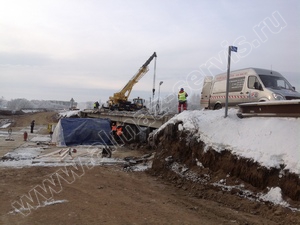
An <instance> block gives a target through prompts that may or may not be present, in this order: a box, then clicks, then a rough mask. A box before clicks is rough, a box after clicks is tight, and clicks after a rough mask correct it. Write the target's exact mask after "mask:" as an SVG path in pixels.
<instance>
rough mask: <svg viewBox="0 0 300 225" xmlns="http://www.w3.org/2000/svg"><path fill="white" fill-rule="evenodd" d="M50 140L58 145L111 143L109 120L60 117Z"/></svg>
mask: <svg viewBox="0 0 300 225" xmlns="http://www.w3.org/2000/svg"><path fill="white" fill-rule="evenodd" d="M52 141H53V142H56V143H57V145H59V146H65V145H66V146H72V145H111V144H112V143H111V125H110V120H109V119H101V118H62V119H60V121H59V123H58V124H57V126H56V128H55V130H54V133H53V140H52Z"/></svg>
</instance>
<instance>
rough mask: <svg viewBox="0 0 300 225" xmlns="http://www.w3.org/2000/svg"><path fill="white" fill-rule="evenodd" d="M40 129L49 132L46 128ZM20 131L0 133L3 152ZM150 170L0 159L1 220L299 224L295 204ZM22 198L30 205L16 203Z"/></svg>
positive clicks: (39, 117) (40, 118)
mask: <svg viewBox="0 0 300 225" xmlns="http://www.w3.org/2000/svg"><path fill="white" fill-rule="evenodd" d="M53 115H54V113H51V112H46V113H38V114H33V115H27V116H19V117H16V116H15V117H14V120H15V121H16V122H15V124H14V127H13V130H14V131H18V130H21V129H24V127H25V128H26V129H29V124H30V122H31V120H32V119H35V120H36V124H37V125H40V126H41V125H46V124H47V123H49V122H54V119H53V118H55V117H53ZM45 127H46V126H45ZM39 132H41V133H44V134H46V133H47V131H46V128H45V129H40V130H39ZM20 136H21V137H18V138H16V140H15V141H11V142H7V141H6V142H5V141H4V139H3V138H1V139H0V140H1V141H0V153H1V156H2V155H3V154H5V152H7V151H8V150H13V149H14V148H16V147H19V146H20V145H22V144H23V140H22V138H23V137H22V132H20ZM4 142H5V143H4ZM127 151H128V152H129V153H128V154H139V153H138V152H137V151H131V150H127ZM144 153H145V152H144V151H143V152H141V153H140V154H144ZM0 163H1V162H0ZM72 171H73V173H72ZM68 173H69V175H68ZM152 174H153V173H152V172H151V171H150V172H128V171H127V170H124V168H123V166H121V165H114V166H94V167H88V166H83V167H82V168H79V169H78V168H77V169H76V168H75V169H74V167H68V168H65V167H27V168H3V167H0V178H1V179H0V196H1V199H0V200H1V204H0V224H46V225H47V224H56V225H59V224H300V214H299V212H292V211H291V210H289V209H286V208H282V207H280V206H274V205H272V204H264V203H258V202H253V201H250V200H247V199H244V198H240V197H238V196H237V195H234V194H232V193H230V192H229V193H228V192H224V191H220V190H219V189H217V188H215V189H214V188H211V187H207V186H202V187H201V186H197V187H194V186H193V185H190V184H187V183H185V182H184V181H180V180H178V179H175V177H173V175H171V174H170V176H169V177H167V178H166V177H165V176H153V175H152ZM43 184H45V186H43ZM49 187H51V188H49ZM195 188H197V194H195V192H193V190H194V189H195ZM43 189H44V190H43ZM51 190H52V192H51ZM199 191H200V192H201V193H202V194H201V195H199ZM26 196H27V197H26ZM30 196H31V198H30ZM21 199H23V203H25V202H27V203H29V204H31V206H32V208H31V209H30V210H21V211H18V210H17V209H19V210H20V209H22V207H21V205H22V202H21V201H20V200H21ZM20 204H21V205H20ZM23 208H27V205H26V204H25V205H24V207H23Z"/></svg>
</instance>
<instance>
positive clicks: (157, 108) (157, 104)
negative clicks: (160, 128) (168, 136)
mask: <svg viewBox="0 0 300 225" xmlns="http://www.w3.org/2000/svg"><path fill="white" fill-rule="evenodd" d="M163 83H164V82H163V81H161V82H159V86H158V98H157V103H156V111H157V113H159V111H160V105H159V104H160V102H159V98H160V86H161V85H162V84H163Z"/></svg>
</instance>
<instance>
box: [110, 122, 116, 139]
mask: <svg viewBox="0 0 300 225" xmlns="http://www.w3.org/2000/svg"><path fill="white" fill-rule="evenodd" d="M111 132H112V136H113V137H114V138H116V135H117V125H116V123H112V126H111Z"/></svg>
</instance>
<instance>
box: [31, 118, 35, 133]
mask: <svg viewBox="0 0 300 225" xmlns="http://www.w3.org/2000/svg"><path fill="white" fill-rule="evenodd" d="M34 122H35V121H34V120H32V121H31V124H30V128H31V129H30V133H33V128H34Z"/></svg>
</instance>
